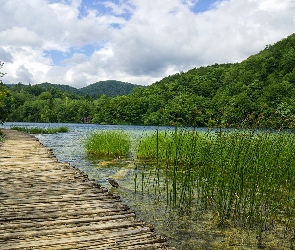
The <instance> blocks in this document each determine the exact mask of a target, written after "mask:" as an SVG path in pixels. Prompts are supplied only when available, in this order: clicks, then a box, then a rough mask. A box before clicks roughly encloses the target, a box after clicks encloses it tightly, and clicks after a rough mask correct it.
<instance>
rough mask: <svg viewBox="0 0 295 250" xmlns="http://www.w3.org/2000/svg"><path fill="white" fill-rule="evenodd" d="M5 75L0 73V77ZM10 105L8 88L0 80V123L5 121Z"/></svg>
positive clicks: (10, 99) (0, 65) (0, 67)
mask: <svg viewBox="0 0 295 250" xmlns="http://www.w3.org/2000/svg"><path fill="white" fill-rule="evenodd" d="M2 67H3V63H2V62H1V61H0V70H1V69H2ZM4 75H5V73H3V72H1V71H0V77H3V76H4ZM11 104H12V97H11V94H10V91H9V90H8V88H7V87H6V86H5V85H4V84H3V83H2V80H1V79H0V123H3V122H5V121H6V120H7V118H8V115H9V113H10V108H11Z"/></svg>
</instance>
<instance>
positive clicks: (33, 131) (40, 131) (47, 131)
mask: <svg viewBox="0 0 295 250" xmlns="http://www.w3.org/2000/svg"><path fill="white" fill-rule="evenodd" d="M10 129H12V130H17V131H22V132H26V133H29V134H56V133H67V132H69V128H68V127H65V126H63V127H59V128H38V127H34V128H26V127H17V126H15V127H11V128H10Z"/></svg>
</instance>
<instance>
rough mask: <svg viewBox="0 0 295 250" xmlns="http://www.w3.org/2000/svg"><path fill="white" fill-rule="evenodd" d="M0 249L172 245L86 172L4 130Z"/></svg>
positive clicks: (27, 138) (0, 165)
mask: <svg viewBox="0 0 295 250" xmlns="http://www.w3.org/2000/svg"><path fill="white" fill-rule="evenodd" d="M3 132H4V134H5V136H6V137H5V141H4V143H1V145H0V249H1V250H6V249H7V250H8V249H9V250H12V249H171V248H169V247H168V245H167V243H166V240H165V239H164V238H163V237H159V236H157V235H156V234H155V233H154V232H153V230H152V229H151V228H150V227H149V226H147V225H146V224H145V223H144V222H142V221H139V220H137V219H136V216H135V214H134V212H133V211H131V210H130V209H129V208H128V207H127V206H126V205H124V204H122V202H121V201H120V197H117V196H114V195H112V194H110V193H109V192H108V190H107V189H106V188H103V187H100V185H98V184H96V183H95V182H93V181H91V180H89V179H88V177H87V175H85V174H84V173H81V172H80V171H79V170H78V169H76V168H74V167H72V166H70V164H69V163H61V162H58V161H57V159H56V157H55V156H54V155H53V154H52V150H50V149H48V148H46V147H44V146H43V145H42V144H41V143H40V142H39V141H38V140H37V139H36V138H35V137H33V136H30V135H28V134H25V133H22V132H18V131H10V130H3Z"/></svg>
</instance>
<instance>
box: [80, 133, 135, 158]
mask: <svg viewBox="0 0 295 250" xmlns="http://www.w3.org/2000/svg"><path fill="white" fill-rule="evenodd" d="M85 148H86V151H87V154H88V155H92V156H112V157H124V156H128V154H129V149H130V138H129V135H128V134H127V133H125V132H124V131H119V130H108V131H97V132H94V133H92V134H91V135H89V137H88V138H87V139H86V142H85Z"/></svg>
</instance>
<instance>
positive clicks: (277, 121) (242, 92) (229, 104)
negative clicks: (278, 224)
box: [0, 34, 295, 129]
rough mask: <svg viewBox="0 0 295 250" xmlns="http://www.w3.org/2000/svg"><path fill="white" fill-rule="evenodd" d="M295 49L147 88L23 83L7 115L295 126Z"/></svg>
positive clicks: (283, 44) (277, 49)
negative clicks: (75, 86) (79, 86)
mask: <svg viewBox="0 0 295 250" xmlns="http://www.w3.org/2000/svg"><path fill="white" fill-rule="evenodd" d="M294 50H295V34H292V35H290V36H289V37H287V38H285V39H283V40H281V41H279V42H277V43H276V44H274V45H267V46H266V47H265V49H264V50H262V51H260V52H259V53H258V54H256V55H252V56H250V57H249V58H247V59H246V60H244V61H243V62H241V63H235V64H215V65H211V66H207V67H200V68H194V69H191V70H189V71H187V72H180V73H177V74H174V75H171V76H167V77H165V78H163V79H162V80H160V81H158V82H155V83H153V84H152V85H151V86H149V87H146V88H144V87H138V85H132V84H128V83H122V82H118V81H112V80H110V81H104V82H98V83H95V84H91V85H89V86H87V87H85V88H82V89H80V90H77V89H76V90H77V91H74V90H75V88H72V87H70V86H63V85H55V84H50V83H43V84H39V85H34V86H31V85H29V86H26V85H23V84H21V83H19V84H16V85H11V86H10V90H11V93H12V97H13V99H14V104H13V106H11V105H10V104H9V103H8V106H9V105H10V106H11V108H12V110H11V112H10V113H11V114H10V115H9V116H8V119H9V121H31V122H81V121H82V122H87V123H89V122H92V123H99V124H136V125H173V126H191V127H202V126H208V127H235V128H277V129H294V128H295V117H294V114H295V88H294V86H295V60H294V55H295V54H294V53H295V52H294ZM0 88H1V87H0ZM81 93H83V95H81ZM5 99H6V100H8V99H7V98H6V97H5ZM0 103H1V101H0ZM6 110H7V105H6ZM6 114H8V113H7V112H6Z"/></svg>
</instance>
